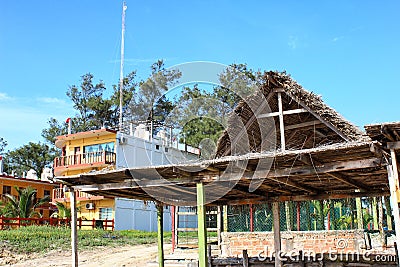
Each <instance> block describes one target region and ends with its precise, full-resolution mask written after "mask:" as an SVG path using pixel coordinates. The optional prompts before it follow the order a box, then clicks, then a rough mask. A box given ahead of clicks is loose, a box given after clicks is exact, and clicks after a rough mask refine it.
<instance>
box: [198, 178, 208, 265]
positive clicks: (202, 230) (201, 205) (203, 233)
mask: <svg viewBox="0 0 400 267" xmlns="http://www.w3.org/2000/svg"><path fill="white" fill-rule="evenodd" d="M196 188H197V227H198V228H197V231H198V244H199V267H207V227H206V210H205V209H206V207H205V195H204V184H203V183H197V186H196Z"/></svg>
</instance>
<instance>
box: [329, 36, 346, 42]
mask: <svg viewBox="0 0 400 267" xmlns="http://www.w3.org/2000/svg"><path fill="white" fill-rule="evenodd" d="M343 38H344V36H338V37H335V38H333V39H332V42H337V41H339V40H341V39H343Z"/></svg>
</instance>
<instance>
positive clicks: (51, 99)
mask: <svg viewBox="0 0 400 267" xmlns="http://www.w3.org/2000/svg"><path fill="white" fill-rule="evenodd" d="M37 100H38V101H39V102H42V103H46V104H58V105H65V104H67V103H66V102H65V100H64V99H60V98H56V97H39V98H37Z"/></svg>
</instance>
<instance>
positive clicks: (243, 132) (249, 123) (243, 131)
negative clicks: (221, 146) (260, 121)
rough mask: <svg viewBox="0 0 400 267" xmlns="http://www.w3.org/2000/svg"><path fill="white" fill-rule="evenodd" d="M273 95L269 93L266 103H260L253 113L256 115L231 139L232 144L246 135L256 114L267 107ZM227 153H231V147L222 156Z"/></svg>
mask: <svg viewBox="0 0 400 267" xmlns="http://www.w3.org/2000/svg"><path fill="white" fill-rule="evenodd" d="M273 95H274V93H273V92H271V93H269V94H268V96H267V98H266V101H262V103H261V105H260V106H258V107H257V110H256V112H255V113H256V114H253V115H252V116H251V117H250V119H249V120H248V121H247V122H246V125H245V126H244V128H243V129H241V131H240V132H239V133H238V135H237V136H235V138H234V139H233V141H232V143H236V142H237V141H238V140H239V139H240V138H241V137H242V135H243V134H246V133H247V129H248V128H249V127H250V125H252V124H253V123H254V121H255V120H256V119H257V117H256V116H257V114H259V113H260V112H261V111H262V110H263V109H265V108H267V107H268V100H269V99H270V98H271V97H272V96H273ZM229 153H231V146H230V147H228V149H227V150H226V151H225V152H224V154H223V155H222V156H226V155H228V154H229Z"/></svg>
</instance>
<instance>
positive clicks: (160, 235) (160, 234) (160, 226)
mask: <svg viewBox="0 0 400 267" xmlns="http://www.w3.org/2000/svg"><path fill="white" fill-rule="evenodd" d="M163 213H164V212H163V205H162V204H161V203H158V204H157V243H158V266H159V267H164V218H163Z"/></svg>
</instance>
